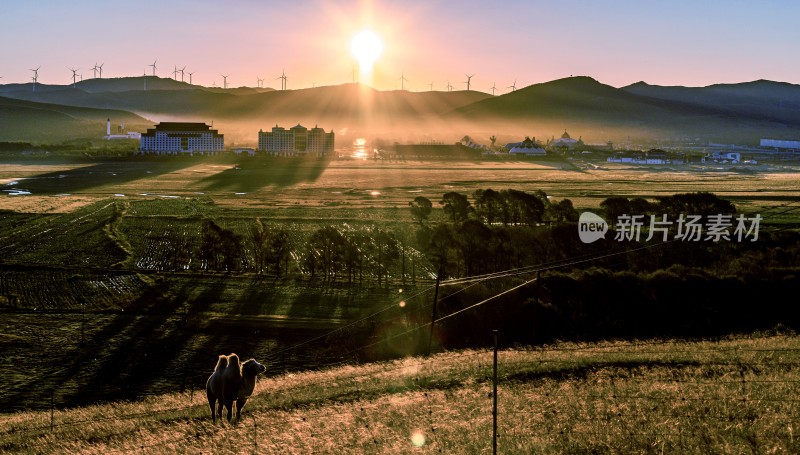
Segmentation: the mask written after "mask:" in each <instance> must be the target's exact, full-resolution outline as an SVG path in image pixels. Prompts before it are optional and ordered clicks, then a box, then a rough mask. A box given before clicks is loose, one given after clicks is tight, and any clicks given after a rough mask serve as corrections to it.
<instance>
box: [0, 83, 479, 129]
mask: <svg viewBox="0 0 800 455" xmlns="http://www.w3.org/2000/svg"><path fill="white" fill-rule="evenodd" d="M147 84H148V86H147V90H143V81H142V78H141V77H139V78H122V79H119V80H113V79H102V80H96V79H92V80H88V81H83V82H81V83H79V84H76V87H74V88H73V87H72V86H62V87H54V86H48V87H47V88H46V89H44V88H40V87H39V85H37V90H36V91H35V92H34V91H33V90H31V87H30V85H29V84H22V85H17V84H12V85H9V86H0V95H4V96H7V97H14V98H18V99H23V100H28V101H35V102H42V103H52V104H61V105H70V106H81V107H91V108H103V109H120V110H126V111H130V112H136V113H138V114H139V115H141V116H144V117H148V118H151V119H153V120H154V121H167V120H175V119H180V120H183V121H204V122H211V121H215V122H218V123H216V124H215V125H217V126H218V127H219V128H220V129H224V130H225V133H226V134H229V135H232V136H234V137H235V136H236V135H237V134H239V135H246V136H247V137H248V138H249V139H250V140H254V139H255V135H256V132H257V131H258V130H259V129H262V128H270V127H271V126H272V125H274V124H281V125H282V126H292V125H294V124H296V123H303V124H306V125H309V126H313V125H320V126H322V127H324V128H325V129H328V130H330V129H333V130H337V131H339V130H342V129H348V130H364V129H370V130H373V131H382V130H383V131H385V130H404V129H406V128H407V125H413V126H412V127H411V128H419V127H421V126H423V125H426V124H428V125H429V124H430V122H435V123H436V124H438V125H439V126H441V127H445V126H446V125H443V124H442V122H441V120H440V117H441V116H442V115H443V114H445V113H447V112H450V111H452V110H454V109H456V108H458V107H461V106H465V105H468V104H470V103H473V102H475V101H478V100H481V99H484V98H486V97H489V96H490V95H487V94H485V93H481V92H474V91H471V92H407V91H399V90H396V91H388V92H383V91H379V90H375V89H373V88H371V87H368V86H364V85H361V84H343V85H337V86H323V87H315V88H307V89H299V90H281V91H275V90H271V89H261V88H258V89H254V88H246V87H241V88H237V89H227V90H222V89H219V88H206V87H198V86H190V85H189V84H186V83H182V82H177V81H173V80H172V79H162V78H158V77H152V76H148V77H147ZM458 133H461V132H458ZM458 133H454V135H457V134H458ZM462 135H463V134H462ZM459 137H460V136H459Z"/></svg>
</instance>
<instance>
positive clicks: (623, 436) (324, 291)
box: [0, 157, 800, 453]
mask: <svg viewBox="0 0 800 455" xmlns="http://www.w3.org/2000/svg"><path fill="white" fill-rule="evenodd" d="M799 182H800V168H798V167H796V166H793V165H789V164H769V165H761V166H757V167H741V166H714V167H702V166H672V167H642V166H625V165H612V164H605V163H604V164H602V166H597V165H594V166H593V165H590V164H589V163H586V162H584V161H582V160H578V161H569V160H553V161H545V162H535V161H518V162H508V161H484V162H445V161H439V162H400V161H398V162H384V161H357V160H335V161H332V162H330V163H320V162H292V161H282V160H263V159H252V158H244V157H242V158H235V159H234V158H224V159H199V158H198V159H194V158H193V159H187V158H174V159H124V160H105V161H91V160H88V159H81V160H71V161H61V162H45V161H37V160H33V159H31V160H28V161H17V162H13V163H5V164H2V165H0V185H3V189H5V190H19V189H24V190H26V192H29V193H30V194H20V195H11V194H12V192H11V191H6V192H5V193H3V194H4V195H0V215H1V216H0V253H1V254H2V263H1V264H0V311H1V312H2V313H1V314H2V317H1V318H0V348H1V349H2V350H3V352H4V354H5V358H6V360H7V362H8V363H9V364H10V365H15V366H16V365H25V367H24V368H10V369H9V370H10V372H9V373H8V374H6V376H5V378H6V381H5V382H4V387H3V388H2V390H0V403H3V405H4V406H5V411H12V410H28V411H29V412H21V413H14V414H6V415H2V416H0V451H3V450H8V451H23V452H37V451H40V452H54V451H56V452H57V451H65V452H89V453H91V452H96V453H108V452H130V451H141V450H144V451H145V452H154V453H155V452H164V451H168V450H177V451H179V452H182V451H187V452H200V451H204V452H205V451H214V452H226V451H232V450H228V449H229V448H230V447H232V446H231V444H239V447H244V448H243V449H241V450H238V449H237V451H239V452H241V451H247V450H253V451H255V450H258V451H265V452H268V453H311V452H315V451H316V452H321V453H330V452H337V453H338V452H341V453H364V452H367V453H398V452H400V453H404V452H410V451H412V450H415V449H414V447H413V446H412V445H411V439H410V438H411V436H412V435H413V434H414V433H417V432H419V433H421V434H424V435H425V438H426V443H425V444H424V445H423V447H421V448H419V449H418V450H419V451H421V452H423V453H425V452H439V451H441V452H443V453H480V452H485V451H487V450H488V449H489V447H490V445H489V443H488V441H489V439H488V438H489V437H490V435H491V432H490V426H487V425H490V423H491V411H490V410H489V411H488V412H486V406H487V405H488V404H490V401H491V400H488V399H487V393H488V391H489V389H490V384H489V382H487V377H488V376H489V369H488V365H489V356H490V355H489V354H488V353H486V352H484V351H465V352H461V353H451V354H444V355H442V356H437V357H434V358H432V359H406V360H402V361H398V362H394V363H377V364H374V365H367V366H362V367H356V366H345V367H341V368H339V369H330V370H325V371H322V372H319V371H317V372H313V371H305V372H304V371H303V370H305V369H307V368H309V367H312V368H317V369H318V368H320V367H323V366H326V365H327V366H330V365H331V364H333V363H336V362H339V361H352V359H353V358H354V357H357V356H352V355H351V356H348V355H342V353H341V352H339V353H336V352H335V351H336V348H337V347H341V346H349V347H352V346H361V345H370V344H373V343H375V340H373V339H371V338H370V339H364V340H361V339H357V340H353V339H347V338H348V337H352V336H354V334H355V333H356V332H355V331H352V332H351V331H343V332H342V333H340V334H339V338H338V339H337V338H332V339H329V338H317V337H319V336H321V335H324V334H325V333H327V332H328V331H331V330H336V329H337V328H340V327H346V326H348V325H349V324H351V323H354V322H355V321H359V320H360V319H362V318H364V317H366V316H369V315H371V314H374V313H375V312H379V311H383V310H384V309H386V308H394V309H393V310H392V311H390V312H387V313H384V314H382V316H386V318H385V319H381V320H380V321H378V322H377V323H375V322H374V321H369V322H368V323H371V324H375V325H376V326H377V327H376V328H375V330H373V333H386V334H389V336H391V335H392V334H393V333H397V332H398V331H403V330H404V328H405V327H406V326H407V325H408V324H409V323H410V321H408V320H403V319H397V314H396V313H397V311H399V310H398V309H397V308H399V307H398V305H397V303H398V302H399V301H401V300H402V299H404V298H406V297H404V296H402V295H400V294H398V291H399V289H400V288H402V289H403V290H404V291H405V295H418V296H419V299H420V301H421V302H430V301H431V298H432V296H431V295H430V294H431V293H432V292H431V288H430V286H429V285H430V282H426V281H425V278H428V279H429V277H430V273H432V271H431V270H430V267H429V266H428V265H426V264H425V263H423V262H420V263H419V264H415V266H416V267H418V268H417V275H416V280H415V281H416V285H412V284H411V283H409V282H406V283H404V282H403V281H404V279H403V278H400V277H399V273H398V271H394V272H393V277H392V283H391V285H390V286H388V287H377V286H375V283H366V284H365V285H364V286H358V287H356V286H348V285H347V284H345V283H341V282H339V283H334V284H329V283H320V282H311V281H308V280H303V279H297V278H276V277H274V276H260V275H255V274H253V273H238V274H230V273H218V272H203V271H199V270H197V269H194V270H173V269H166V268H164V267H162V266H161V265H160V264H163V263H166V262H168V261H167V260H166V259H165V258H164V256H165V255H168V253H169V252H168V251H166V250H165V248H164V245H165V242H164V239H165V238H166V237H167V236H170V235H171V236H174V235H175V234H176V233H179V234H180V235H183V236H185V237H186V238H197V236H198V233H199V220H202V219H203V218H204V217H207V218H211V219H214V220H216V221H217V222H218V223H219V224H220V226H222V227H224V228H226V229H231V230H233V231H235V232H237V233H239V234H243V235H244V234H246V233H247V231H248V228H249V226H250V225H251V224H252V221H253V220H254V219H255V218H261V219H262V220H264V221H265V222H267V223H270V224H274V225H279V226H283V227H286V228H287V229H288V230H289V231H290V232H291V233H292V235H293V236H295V237H297V239H303V238H305V235H306V234H307V233H309V232H311V231H313V230H315V229H318V228H319V227H320V226H325V225H336V226H347V227H348V229H370V228H374V227H375V226H379V227H382V228H387V229H390V230H392V231H393V232H396V233H398V234H399V235H400V236H401V238H402V237H405V238H412V235H413V232H414V230H415V229H416V225H415V221H414V220H413V219H412V218H411V216H410V212H409V210H408V202H409V201H410V200H412V199H413V198H414V197H416V196H419V195H422V196H426V197H428V198H430V199H431V200H432V201H433V202H434V207H436V208H435V210H434V213H433V215H432V221H433V222H437V221H442V220H444V219H445V217H444V214H443V213H442V212H443V211H442V210H441V209H439V205H438V204H437V202H438V201H439V200H440V199H441V196H442V194H444V193H445V192H449V191H457V192H461V193H464V194H470V195H471V193H472V192H473V191H474V190H476V189H485V188H494V189H504V188H513V189H519V190H525V191H534V190H544V191H545V192H546V193H547V194H548V195H549V196H551V197H552V198H553V199H555V200H558V199H563V198H569V199H571V200H572V201H573V202H574V204H575V206H576V207H577V208H578V209H588V210H593V209H596V208H597V207H598V206H599V203H600V202H601V201H602V200H604V199H605V198H607V197H610V196H625V197H645V198H649V199H652V198H655V197H658V196H662V195H664V196H666V195H672V194H675V193H680V192H692V191H708V192H713V193H715V194H717V195H718V196H720V197H722V198H725V199H728V200H731V201H733V202H734V204H736V206H737V210H738V211H739V212H744V213H762V214H763V215H764V226H765V228H766V227H768V228H775V227H781V226H796V224H797V221H798V212H797V208H798V201H800V185H799V184H798V183H799ZM5 194H8V195H7V196H6V195H5ZM407 253H409V255H408V258H409V259H410V258H412V257H414V256H413V253H414V251H413V249H408V251H407ZM410 264H411V263H410V262H409V264H408V265H409V266H410ZM398 267H399V266H398ZM426 267H427V268H426ZM406 272H407V270H406ZM404 278H405V279H407V278H408V276H407V275H406V276H404ZM403 301H404V302H405V300H403ZM410 306H411V300H409V307H410ZM409 307H406V309H408V308H409ZM384 324H385V325H384ZM487 337H488V334H487ZM306 340H315V343H313V346H311V345H309V346H308V348H309V349H303V350H301V351H299V352H295V353H292V354H291V355H281V353H282V352H285V351H284V349H285V348H286V347H287V346H291V345H294V344H296V343H303V342H304V341H306ZM798 344H799V342H798V340H797V339H796V338H795V337H793V336H782V337H772V338H763V339H761V338H758V339H749V338H744V339H736V340H727V341H724V342H722V343H720V344H716V343H712V342H703V343H677V342H675V343H673V342H668V343H660V342H655V343H651V344H644V345H642V346H641V347H637V346H639V345H634V346H632V347H631V346H628V345H627V344H625V343H611V344H604V345H591V346H590V345H586V346H583V345H581V346H578V345H558V346H551V347H550V348H551V349H549V350H548V349H544V350H542V349H536V350H530V351H504V352H503V353H502V354H501V365H502V368H501V376H502V377H503V381H502V382H501V390H500V395H501V397H505V398H503V399H501V416H504V417H501V425H505V427H504V428H503V427H502V426H501V433H500V447H501V452H504V453H533V452H535V453H540V452H541V453H661V452H662V451H663V452H664V453H750V452H753V453H768V452H772V451H777V452H778V453H781V451H783V452H789V453H792V452H797V450H798V442H797V440H796V437H795V435H794V431H795V430H796V428H797V425H798V423H800V422H798V416H797V414H796V411H793V410H792V409H791V406H794V407H795V408H796V400H794V399H793V398H792V397H793V396H796V392H797V386H798V377H797V366H798V360H797V351H798V349H800V348H799V347H798ZM416 347H417V346H403V345H402V342H398V345H396V346H384V345H381V347H380V348H381V349H385V350H391V351H392V352H393V353H395V354H397V353H403V352H411V351H413V350H414V349H415V348H416ZM230 351H238V352H240V353H242V354H243V355H247V356H253V357H256V358H258V359H260V360H261V359H267V360H268V361H269V371H268V375H269V378H268V379H267V380H265V381H263V382H262V383H261V385H260V386H259V389H258V393H257V396H256V397H255V398H254V400H253V401H252V402H251V403H250V404H248V409H247V411H246V412H247V413H248V419H249V420H246V421H245V422H243V423H242V424H241V425H239V426H236V427H229V426H227V425H225V426H223V427H222V428H214V427H212V426H211V425H210V423H209V422H207V418H206V413H205V409H204V405H203V404H202V397H201V396H200V395H201V393H200V392H199V390H200V388H201V387H202V383H203V381H204V379H205V377H206V375H207V373H208V371H207V370H208V369H210V368H211V366H212V365H207V364H208V363H209V362H208V359H209V358H211V359H213V358H215V356H216V355H217V354H219V353H220V352H230ZM245 353H246V354H245ZM31 384H36V386H35V387H33V386H31ZM177 390H184V393H182V394H179V393H173V394H166V395H165V393H168V392H175V391H177ZM192 390H194V393H192ZM793 394H794V395H793ZM117 399H126V400H131V402H115V403H113V404H107V405H96V406H87V407H83V408H75V409H71V408H73V407H74V406H78V405H88V404H92V403H97V402H102V401H107V400H117ZM51 401H52V402H53V403H54V404H55V408H56V409H55V411H54V419H53V425H54V426H53V430H52V431H51V430H50V412H49V407H50V403H51ZM553 411H556V412H553ZM76 422H80V424H76ZM33 427H37V428H38V427H41V428H38V429H31V428H33ZM6 429H7V430H6ZM159 441H165V442H164V443H160V442H159ZM241 444H244V446H242V445H241Z"/></svg>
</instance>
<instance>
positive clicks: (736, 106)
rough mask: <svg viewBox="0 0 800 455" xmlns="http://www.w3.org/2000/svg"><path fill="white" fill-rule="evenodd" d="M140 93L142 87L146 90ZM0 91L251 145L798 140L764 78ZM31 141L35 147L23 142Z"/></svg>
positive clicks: (107, 82) (130, 85) (137, 83)
mask: <svg viewBox="0 0 800 455" xmlns="http://www.w3.org/2000/svg"><path fill="white" fill-rule="evenodd" d="M145 83H146V84H147V90H144V84H145ZM0 96H5V97H9V98H16V99H22V100H27V101H33V102H39V103H47V104H58V105H66V106H79V107H87V108H96V109H116V110H122V111H129V112H134V113H136V114H138V115H140V116H142V117H146V118H149V119H151V120H152V121H153V122H158V121H175V120H179V121H202V122H206V123H211V122H215V123H214V125H215V127H216V128H218V129H219V130H221V131H223V132H224V133H225V134H226V142H228V143H233V142H236V143H243V142H245V143H254V142H255V140H256V132H257V131H258V130H260V129H268V128H271V127H272V126H273V125H276V124H279V125H281V126H292V125H295V124H297V123H300V124H304V125H306V126H309V127H310V126H314V125H319V126H320V127H323V128H325V129H326V130H334V131H337V132H349V133H352V134H356V135H358V136H356V137H359V136H360V137H380V138H382V139H387V140H394V141H399V142H419V141H443V142H455V141H456V140H458V139H460V138H461V137H463V136H464V135H465V134H470V135H476V136H477V137H483V136H485V137H489V136H491V135H496V136H501V142H503V141H504V140H519V139H521V138H522V137H524V136H526V135H529V136H536V137H538V138H539V139H545V138H548V137H554V136H556V135H558V134H560V132H562V131H564V130H565V129H567V130H569V131H570V132H571V133H572V134H573V135H576V136H582V137H583V138H584V139H585V140H586V141H587V142H594V143H597V142H605V141H607V140H613V141H627V140H630V139H634V140H641V141H668V142H681V143H695V144H702V143H706V142H708V141H715V142H736V143H744V144H756V143H757V142H758V140H759V139H760V138H762V137H778V138H784V137H785V138H796V135H797V133H796V132H797V129H798V128H799V127H800V86H796V85H792V84H783V83H777V82H770V81H755V82H752V83H746V84H728V85H715V86H709V87H702V88H686V87H658V86H651V85H647V84H645V83H637V84H633V85H631V86H628V87H624V88H621V89H620V88H615V87H611V86H609V85H606V84H602V83H600V82H598V81H597V80H595V79H592V78H590V77H585V76H580V77H569V78H564V79H558V80H554V81H550V82H546V83H541V84H535V85H531V86H528V87H525V88H522V89H519V90H516V91H513V92H510V93H506V94H503V95H499V96H491V95H489V94H486V93H482V92H476V91H454V92H434V91H429V92H408V91H404V90H392V91H380V90H376V89H373V88H371V87H368V86H365V85H361V84H342V85H335V86H323V87H315V88H305V89H297V90H273V89H269V88H266V89H264V88H251V87H239V88H233V89H221V88H218V87H212V88H208V87H201V86H197V85H190V84H188V83H186V82H180V81H175V80H172V79H169V78H160V77H156V76H146V77H141V76H140V77H132V78H116V79H89V80H86V81H82V82H79V83H77V84H75V87H73V86H71V85H69V86H49V85H43V84H37V88H36V91H33V90H32V87H31V85H30V84H9V85H2V86H0ZM23 139H26V140H36V139H35V138H30V137H26V138H23Z"/></svg>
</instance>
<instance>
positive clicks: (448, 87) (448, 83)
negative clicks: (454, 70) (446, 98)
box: [447, 81, 453, 92]
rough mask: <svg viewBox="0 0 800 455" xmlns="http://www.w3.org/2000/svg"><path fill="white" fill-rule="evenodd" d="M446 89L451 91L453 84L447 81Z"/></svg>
mask: <svg viewBox="0 0 800 455" xmlns="http://www.w3.org/2000/svg"><path fill="white" fill-rule="evenodd" d="M447 91H448V92H452V91H453V86H452V85H450V81H447Z"/></svg>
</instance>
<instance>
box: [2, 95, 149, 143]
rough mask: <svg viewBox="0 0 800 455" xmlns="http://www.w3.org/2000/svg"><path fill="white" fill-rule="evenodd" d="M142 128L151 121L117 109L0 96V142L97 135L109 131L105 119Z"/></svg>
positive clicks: (64, 138)
mask: <svg viewBox="0 0 800 455" xmlns="http://www.w3.org/2000/svg"><path fill="white" fill-rule="evenodd" d="M108 118H113V119H114V122H115V123H120V122H124V123H125V124H126V125H127V126H129V127H130V128H142V127H144V126H145V125H147V124H149V123H150V122H149V121H148V120H147V119H145V118H143V117H140V116H138V115H135V114H132V113H130V112H125V111H122V110H117V109H95V108H85V107H75V106H68V105H60V104H49V103H38V102H32V101H25V100H19V99H13V98H6V97H0V125H2V128H0V141H30V142H36V143H41V142H61V141H63V140H69V139H76V138H85V137H95V138H99V137H101V136H102V135H103V134H105V131H106V120H107V119H108Z"/></svg>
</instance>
